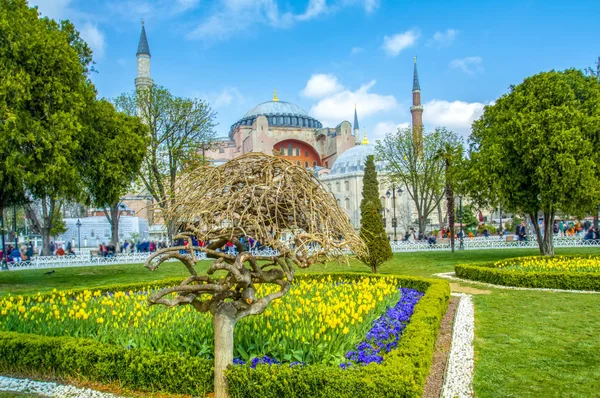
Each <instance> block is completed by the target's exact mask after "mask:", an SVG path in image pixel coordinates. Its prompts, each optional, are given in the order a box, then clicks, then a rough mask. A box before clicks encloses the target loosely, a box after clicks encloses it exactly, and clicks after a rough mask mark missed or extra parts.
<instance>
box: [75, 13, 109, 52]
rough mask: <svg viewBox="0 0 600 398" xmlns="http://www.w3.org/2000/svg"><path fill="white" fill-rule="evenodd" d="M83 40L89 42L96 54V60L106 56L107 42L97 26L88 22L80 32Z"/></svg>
mask: <svg viewBox="0 0 600 398" xmlns="http://www.w3.org/2000/svg"><path fill="white" fill-rule="evenodd" d="M79 33H80V34H81V37H82V38H83V40H85V41H86V42H87V44H88V45H89V46H90V48H91V49H92V51H93V52H94V59H96V60H98V59H102V57H103V56H104V48H105V46H106V42H105V41H104V34H103V33H102V32H101V31H100V30H99V29H98V27H97V26H96V25H93V24H91V23H90V22H86V23H85V24H83V26H82V27H81V30H80V31H79Z"/></svg>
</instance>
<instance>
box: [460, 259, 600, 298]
mask: <svg viewBox="0 0 600 398" xmlns="http://www.w3.org/2000/svg"><path fill="white" fill-rule="evenodd" d="M454 269H455V272H456V276H457V277H458V278H461V279H467V280H473V281H479V282H485V283H490V284H494V285H502V286H514V287H527V288H539V289H563V290H587V291H600V258H599V257H595V256H589V257H581V256H554V257H519V258H514V259H510V260H504V261H497V262H494V263H475V264H461V265H456V266H455V267H454Z"/></svg>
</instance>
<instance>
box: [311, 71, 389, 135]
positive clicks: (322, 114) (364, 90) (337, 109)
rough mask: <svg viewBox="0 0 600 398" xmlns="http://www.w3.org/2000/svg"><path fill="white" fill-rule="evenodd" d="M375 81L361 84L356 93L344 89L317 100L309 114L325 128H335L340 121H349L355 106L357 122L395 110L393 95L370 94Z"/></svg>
mask: <svg viewBox="0 0 600 398" xmlns="http://www.w3.org/2000/svg"><path fill="white" fill-rule="evenodd" d="M374 85H375V80H372V81H370V82H369V83H367V84H363V85H362V86H360V87H359V88H358V89H357V90H356V91H352V90H349V89H348V88H344V89H343V90H341V91H337V92H335V93H332V94H330V95H328V96H326V97H324V98H322V99H320V100H319V102H317V103H316V104H315V105H313V106H312V107H311V108H310V114H311V115H312V116H314V117H315V118H317V119H319V120H320V121H321V122H323V124H324V125H325V126H335V125H337V124H338V123H339V122H340V121H342V120H349V121H351V120H352V118H353V117H354V106H355V105H356V106H357V109H358V117H359V120H360V119H361V118H367V117H369V116H371V115H375V114H377V113H380V112H385V111H390V110H394V109H397V107H398V101H396V98H394V96H393V95H381V94H376V93H372V92H370V90H371V89H372V88H373V86H374Z"/></svg>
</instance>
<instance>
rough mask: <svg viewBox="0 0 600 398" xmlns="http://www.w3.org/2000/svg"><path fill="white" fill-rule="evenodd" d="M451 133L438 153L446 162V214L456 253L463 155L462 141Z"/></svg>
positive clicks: (452, 247) (451, 243)
mask: <svg viewBox="0 0 600 398" xmlns="http://www.w3.org/2000/svg"><path fill="white" fill-rule="evenodd" d="M448 133H449V136H448V138H449V139H448V140H446V141H445V142H444V143H443V145H442V147H441V148H440V150H439V152H438V157H439V158H441V159H442V160H443V162H444V177H445V181H446V183H445V189H444V192H445V194H446V213H447V216H448V231H449V235H450V249H451V250H452V253H454V236H455V234H456V233H455V228H454V226H455V223H456V217H455V214H456V213H455V211H454V206H455V203H454V190H455V186H456V185H457V183H458V182H459V180H460V170H461V168H460V163H461V160H462V154H463V143H462V139H461V138H460V137H458V136H457V135H455V134H453V133H450V132H448Z"/></svg>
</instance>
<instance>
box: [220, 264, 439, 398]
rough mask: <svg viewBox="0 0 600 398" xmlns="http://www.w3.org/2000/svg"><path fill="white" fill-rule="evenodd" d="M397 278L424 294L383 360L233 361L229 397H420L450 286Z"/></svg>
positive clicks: (403, 283) (433, 281) (230, 369)
mask: <svg viewBox="0 0 600 398" xmlns="http://www.w3.org/2000/svg"><path fill="white" fill-rule="evenodd" d="M346 275H347V274H346ZM397 278H398V280H399V282H400V284H401V285H402V287H408V288H413V289H417V290H420V291H423V292H425V295H424V296H423V297H422V298H421V299H420V300H419V303H418V304H417V305H416V306H415V311H414V313H413V315H412V317H411V319H410V323H409V324H408V326H407V327H406V329H405V330H404V333H403V334H402V338H401V339H400V344H399V345H398V348H397V349H395V350H393V351H390V352H389V353H388V354H387V355H386V356H385V357H384V360H383V362H382V363H381V364H380V365H377V364H369V365H366V366H353V367H350V368H349V369H347V370H342V369H340V368H339V367H331V366H324V365H306V366H294V367H289V366H286V365H282V366H268V365H259V366H257V367H256V369H250V368H249V367H247V366H233V367H230V368H229V370H228V371H227V379H228V381H229V392H230V395H231V397H232V398H245V397H261V398H276V397H286V398H296V397H298V398H300V397H311V398H313V397H323V398H325V397H327V398H356V397H378V398H385V397H390V398H392V397H394V398H397V397H420V396H421V395H422V393H423V387H424V385H425V379H426V378H427V374H428V373H429V366H430V364H431V359H432V356H433V351H434V345H435V339H436V336H437V332H438V330H439V326H440V322H441V319H442V317H443V315H444V314H445V313H446V309H447V308H448V300H449V297H450V287H449V285H448V283H446V282H444V281H436V280H426V279H422V278H416V277H414V278H413V277H403V276H400V277H397Z"/></svg>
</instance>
